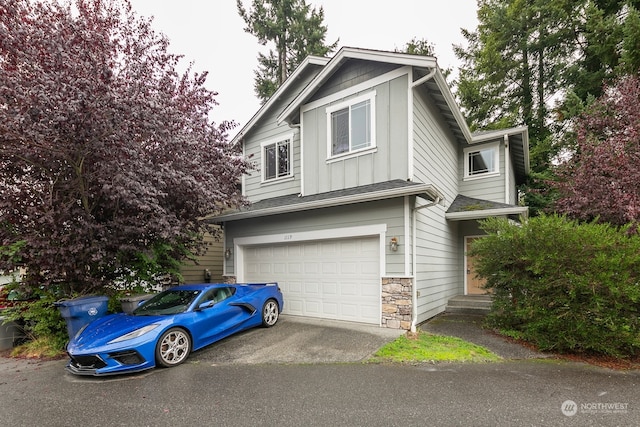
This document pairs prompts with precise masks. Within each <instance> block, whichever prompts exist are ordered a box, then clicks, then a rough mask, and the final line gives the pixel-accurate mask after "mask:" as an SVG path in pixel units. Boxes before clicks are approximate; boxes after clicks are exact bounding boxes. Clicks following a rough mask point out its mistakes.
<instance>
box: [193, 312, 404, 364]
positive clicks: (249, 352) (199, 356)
mask: <svg viewBox="0 0 640 427" xmlns="http://www.w3.org/2000/svg"><path fill="white" fill-rule="evenodd" d="M403 333H404V331H401V330H395V329H384V328H379V327H377V326H369V325H364V324H355V323H347V322H338V321H331V320H320V319H317V320H316V319H310V318H302V317H295V316H287V315H281V317H280V319H279V320H278V323H277V324H276V325H275V326H274V327H272V328H269V329H264V328H256V329H251V330H248V331H246V332H243V333H240V334H237V335H234V336H232V337H229V338H227V339H225V340H223V341H220V342H218V343H215V344H213V345H211V346H208V347H206V348H204V349H202V350H200V351H197V352H195V353H193V354H192V355H191V356H190V357H189V359H188V361H187V363H189V362H192V363H207V364H211V365H222V364H259V363H302V364H305V363H336V362H338V363H339V362H359V361H363V360H366V359H368V358H369V357H370V356H371V355H372V354H373V353H375V352H376V351H377V350H378V349H379V348H380V347H382V346H383V345H385V344H386V343H388V342H391V341H393V340H395V339H396V338H397V337H399V336H400V335H402V334H403Z"/></svg>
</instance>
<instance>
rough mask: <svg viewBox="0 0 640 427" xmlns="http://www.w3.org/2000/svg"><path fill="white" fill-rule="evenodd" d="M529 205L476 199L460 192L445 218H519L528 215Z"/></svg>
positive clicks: (452, 219)
mask: <svg viewBox="0 0 640 427" xmlns="http://www.w3.org/2000/svg"><path fill="white" fill-rule="evenodd" d="M528 213H529V208H528V207H527V206H517V205H509V204H506V203H498V202H492V201H490V200H483V199H474V198H473V197H467V196H464V195H462V194H458V196H456V198H455V200H454V201H453V202H452V203H451V205H450V206H449V209H447V212H446V213H445V218H446V219H448V220H449V221H465V220H474V219H483V218H489V217H492V216H507V217H509V218H511V219H515V220H518V219H519V218H520V217H521V216H523V217H525V218H526V217H527V215H528Z"/></svg>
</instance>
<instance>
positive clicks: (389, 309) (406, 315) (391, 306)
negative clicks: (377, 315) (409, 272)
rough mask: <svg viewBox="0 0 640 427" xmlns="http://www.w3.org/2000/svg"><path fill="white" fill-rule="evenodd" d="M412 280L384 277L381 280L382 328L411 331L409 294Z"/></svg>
mask: <svg viewBox="0 0 640 427" xmlns="http://www.w3.org/2000/svg"><path fill="white" fill-rule="evenodd" d="M412 287H413V279H411V278H407V277H403V278H398V277H384V278H383V279H382V327H383V328H391V329H404V330H407V331H408V330H409V329H411V292H412Z"/></svg>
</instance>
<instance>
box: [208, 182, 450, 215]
mask: <svg viewBox="0 0 640 427" xmlns="http://www.w3.org/2000/svg"><path fill="white" fill-rule="evenodd" d="M416 195H417V196H421V195H422V197H424V198H425V199H427V200H430V201H438V202H441V201H442V200H443V199H444V197H443V196H442V194H441V193H440V192H439V191H438V190H437V189H436V188H435V187H434V186H433V185H431V184H423V185H413V186H411V187H406V188H400V189H397V188H394V189H390V190H381V191H373V192H369V193H362V194H356V195H346V196H340V197H334V198H331V199H323V200H313V201H309V202H302V203H294V204H290V205H285V206H276V207H272V208H265V209H260V210H254V211H245V212H234V213H229V214H223V215H218V216H215V217H210V218H207V221H208V222H216V223H218V222H225V221H237V220H241V219H250V218H259V217H263V216H269V215H282V214H287V213H293V212H300V211H308V210H313V209H322V208H330V207H337V206H344V205H351V204H355V203H363V202H369V201H375V200H386V199H392V198H395V197H403V196H416Z"/></svg>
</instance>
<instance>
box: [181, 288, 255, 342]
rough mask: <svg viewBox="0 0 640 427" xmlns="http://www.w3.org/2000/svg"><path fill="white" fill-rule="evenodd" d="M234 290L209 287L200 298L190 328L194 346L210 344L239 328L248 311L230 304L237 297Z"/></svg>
mask: <svg viewBox="0 0 640 427" xmlns="http://www.w3.org/2000/svg"><path fill="white" fill-rule="evenodd" d="M234 291H235V289H234V288H232V287H226V288H216V289H211V290H209V291H208V292H207V293H205V294H204V295H203V296H202V297H201V298H200V301H199V302H198V303H197V306H196V307H197V308H196V310H195V312H194V313H193V323H192V328H191V331H192V334H193V339H194V347H196V348H199V347H202V346H205V345H208V344H211V343H212V342H215V341H218V340H220V339H222V338H225V337H227V336H229V335H230V334H232V333H234V332H236V331H238V330H240V329H241V325H242V322H243V321H244V320H246V318H247V317H248V313H247V311H246V310H245V309H244V308H242V307H239V306H237V305H233V304H232V303H233V301H234V300H235V299H237V297H236V296H235V295H234Z"/></svg>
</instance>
